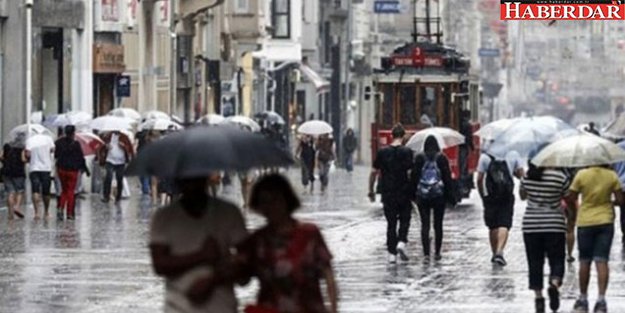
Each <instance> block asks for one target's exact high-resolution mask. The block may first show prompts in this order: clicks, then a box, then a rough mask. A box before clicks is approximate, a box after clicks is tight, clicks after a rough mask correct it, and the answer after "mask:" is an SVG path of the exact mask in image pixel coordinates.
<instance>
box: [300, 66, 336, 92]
mask: <svg viewBox="0 0 625 313" xmlns="http://www.w3.org/2000/svg"><path fill="white" fill-rule="evenodd" d="M299 69H300V71H301V72H302V74H304V75H305V76H306V78H308V80H310V82H311V83H313V85H315V89H317V93H325V92H329V91H330V82H329V81H327V80H325V79H324V78H323V77H321V75H319V73H317V72H315V70H313V69H312V68H310V67H309V66H308V65H306V64H300V66H299Z"/></svg>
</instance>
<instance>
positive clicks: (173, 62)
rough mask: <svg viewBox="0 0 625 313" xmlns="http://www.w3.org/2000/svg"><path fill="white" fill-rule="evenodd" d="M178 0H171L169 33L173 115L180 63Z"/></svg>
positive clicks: (170, 107)
mask: <svg viewBox="0 0 625 313" xmlns="http://www.w3.org/2000/svg"><path fill="white" fill-rule="evenodd" d="M176 1H177V0H169V35H170V36H171V47H170V49H171V58H170V62H169V114H171V115H173V114H174V112H176V103H177V101H176V99H177V95H176V92H177V88H178V87H177V85H178V83H177V80H176V79H177V75H178V73H177V66H176V64H177V63H178V62H177V60H178V53H177V52H178V51H177V50H178V49H177V46H178V44H177V37H178V36H177V34H176Z"/></svg>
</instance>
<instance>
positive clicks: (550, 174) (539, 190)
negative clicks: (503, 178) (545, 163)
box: [521, 169, 571, 233]
mask: <svg viewBox="0 0 625 313" xmlns="http://www.w3.org/2000/svg"><path fill="white" fill-rule="evenodd" d="M570 184H571V180H570V179H568V177H567V176H566V174H565V173H564V172H562V171H560V170H550V169H548V170H545V171H544V172H543V176H542V179H541V180H531V179H529V178H527V177H525V178H523V179H522V180H521V188H522V190H524V191H525V192H526V194H527V209H526V210H525V215H524V216H523V232H524V233H564V232H566V220H565V217H564V213H563V212H562V209H561V200H562V197H564V195H565V194H566V192H567V191H568V188H569V185H570Z"/></svg>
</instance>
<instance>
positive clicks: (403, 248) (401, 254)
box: [397, 241, 408, 262]
mask: <svg viewBox="0 0 625 313" xmlns="http://www.w3.org/2000/svg"><path fill="white" fill-rule="evenodd" d="M397 252H398V253H399V258H400V259H401V260H402V261H404V262H405V261H408V254H407V253H406V243H405V242H403V241H400V242H399V243H398V244H397Z"/></svg>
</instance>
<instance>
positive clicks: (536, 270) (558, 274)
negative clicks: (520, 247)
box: [523, 233, 566, 290]
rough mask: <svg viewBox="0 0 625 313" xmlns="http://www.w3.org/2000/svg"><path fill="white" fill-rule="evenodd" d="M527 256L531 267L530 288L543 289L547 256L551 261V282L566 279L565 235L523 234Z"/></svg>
mask: <svg viewBox="0 0 625 313" xmlns="http://www.w3.org/2000/svg"><path fill="white" fill-rule="evenodd" d="M523 241H524V242H525V255H526V256H527V263H528V267H529V283H530V285H529V288H530V289H532V290H536V289H543V277H544V274H543V270H544V269H543V267H544V264H545V256H546V257H547V259H548V260H549V268H550V270H551V274H550V275H549V278H550V279H549V281H551V280H552V279H557V280H559V281H562V278H563V277H564V258H565V256H566V252H565V247H566V234H565V233H532V234H523Z"/></svg>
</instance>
